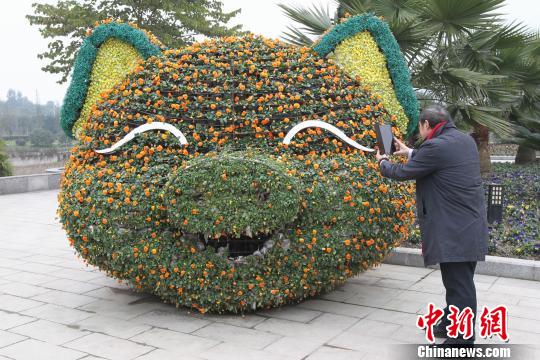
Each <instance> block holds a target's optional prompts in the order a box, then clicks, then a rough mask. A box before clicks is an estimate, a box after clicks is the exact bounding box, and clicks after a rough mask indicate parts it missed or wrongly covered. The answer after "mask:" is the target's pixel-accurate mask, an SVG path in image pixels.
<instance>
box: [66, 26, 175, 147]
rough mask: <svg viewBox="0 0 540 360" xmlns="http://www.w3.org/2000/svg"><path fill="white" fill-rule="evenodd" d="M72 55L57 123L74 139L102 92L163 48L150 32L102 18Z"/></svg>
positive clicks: (160, 52)
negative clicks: (70, 73) (73, 61)
mask: <svg viewBox="0 0 540 360" xmlns="http://www.w3.org/2000/svg"><path fill="white" fill-rule="evenodd" d="M87 35H88V36H87V38H86V39H85V40H84V41H83V43H82V45H81V47H80V48H79V51H78V53H77V55H76V58H75V63H74V65H73V75H72V78H71V83H70V84H69V87H68V90H67V93H66V96H65V97H64V102H63V104H62V110H61V114H60V123H61V126H62V129H63V130H64V132H65V133H66V135H67V136H69V137H71V138H74V137H76V138H78V137H79V134H80V130H81V128H82V124H83V123H84V122H85V121H86V120H87V119H88V117H89V115H90V113H91V110H92V107H93V106H94V105H95V104H96V102H97V101H98V100H100V98H101V97H102V94H103V93H104V92H105V93H106V91H107V90H110V89H112V88H113V86H114V85H115V84H117V83H119V82H120V81H121V80H122V79H124V78H125V77H126V75H127V74H128V73H129V72H130V71H132V70H134V69H136V67H137V66H138V63H139V62H140V61H143V60H145V59H147V58H149V57H151V56H159V55H161V54H162V50H165V47H164V46H163V44H161V42H160V41H159V40H157V38H156V37H155V36H153V35H152V34H151V33H150V32H148V31H145V30H140V29H138V28H137V27H136V26H135V25H133V24H126V23H119V22H111V21H110V20H108V21H105V22H104V23H102V24H97V26H96V27H95V28H94V29H93V30H89V31H88V33H87Z"/></svg>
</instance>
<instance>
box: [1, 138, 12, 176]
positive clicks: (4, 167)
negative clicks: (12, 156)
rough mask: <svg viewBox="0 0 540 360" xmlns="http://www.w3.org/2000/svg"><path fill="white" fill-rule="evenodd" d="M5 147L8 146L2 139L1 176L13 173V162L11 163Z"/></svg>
mask: <svg viewBox="0 0 540 360" xmlns="http://www.w3.org/2000/svg"><path fill="white" fill-rule="evenodd" d="M5 148H6V146H5V144H4V141H2V139H0V177H2V176H11V175H12V174H13V170H12V168H11V164H10V163H9V159H8V157H7V155H6V153H5Z"/></svg>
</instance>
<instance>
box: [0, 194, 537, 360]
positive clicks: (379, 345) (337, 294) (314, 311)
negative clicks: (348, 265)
mask: <svg viewBox="0 0 540 360" xmlns="http://www.w3.org/2000/svg"><path fill="white" fill-rule="evenodd" d="M56 196H57V191H43V192H33V193H24V194H15V195H4V196H0V359H22V360H24V359H32V360H35V359H55V360H57V359H111V360H114V359H140V360H150V359H159V360H167V359H187V360H189V359H207V360H212V359H219V360H226V359H234V360H239V359H240V360H242V359H257V360H260V359H280V360H281V359H285V360H286V359H306V360H320V359H333V360H334V359H338V360H339V359H347V360H350V359H362V360H364V359H369V360H372V359H373V360H376V359H387V358H392V354H391V353H390V352H387V351H381V349H385V348H386V347H388V346H389V345H393V344H418V343H425V339H424V334H423V332H422V331H420V330H419V329H417V328H416V327H415V321H416V318H417V316H418V314H422V313H424V312H425V309H426V303H427V302H429V301H432V302H434V303H435V304H437V305H439V306H441V307H442V306H444V288H443V285H442V282H441V277H440V272H439V271H438V270H435V269H426V268H414V267H404V266H396V265H388V264H385V265H382V266H380V267H377V268H375V269H371V270H369V271H367V272H365V273H363V274H360V275H358V276H356V277H354V278H352V279H349V281H347V283H345V284H344V285H342V286H340V287H339V288H337V289H336V290H335V291H333V292H330V293H327V294H323V295H321V296H319V297H318V298H314V299H310V300H306V301H304V302H302V303H299V304H296V305H289V306H285V307H283V308H279V309H271V310H264V311H258V312H257V313H252V314H246V315H244V316H241V315H231V314H228V315H215V314H204V315H202V314H196V313H193V312H190V311H187V309H182V308H181V309H176V308H174V307H173V306H170V305H166V304H163V303H161V302H160V301H159V300H158V299H157V298H155V297H152V296H149V295H145V294H140V293H135V292H133V291H132V290H131V289H129V288H128V287H127V286H126V285H124V284H121V283H118V282H117V281H116V280H114V279H110V278H107V277H106V276H105V275H104V274H103V273H102V272H100V271H99V270H98V269H95V268H93V267H89V266H86V265H85V264H84V263H83V262H82V260H80V259H79V258H77V256H76V255H75V254H74V252H73V250H72V249H71V248H70V247H69V246H68V242H67V240H66V236H65V234H64V232H63V231H62V229H61V227H60V224H59V222H58V220H57V219H56V218H55V211H56V204H57V202H56V201H57V199H56ZM475 280H476V285H477V290H478V299H479V308H480V307H481V306H482V305H486V306H494V305H497V304H505V305H507V306H508V309H509V310H508V311H509V334H510V343H516V344H527V346H529V347H530V348H531V349H533V350H534V351H538V350H539V349H540V346H539V344H540V315H539V314H540V311H539V310H540V283H539V282H534V281H526V280H517V279H509V278H500V277H493V276H485V275H477V276H476V277H475ZM479 343H500V341H498V339H497V338H495V339H479Z"/></svg>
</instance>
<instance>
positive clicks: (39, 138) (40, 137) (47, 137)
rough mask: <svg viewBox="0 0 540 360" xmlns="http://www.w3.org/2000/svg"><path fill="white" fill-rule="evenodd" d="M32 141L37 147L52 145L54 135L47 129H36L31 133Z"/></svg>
mask: <svg viewBox="0 0 540 360" xmlns="http://www.w3.org/2000/svg"><path fill="white" fill-rule="evenodd" d="M30 142H31V143H32V146H35V147H51V146H52V145H53V142H54V135H53V134H52V133H51V132H50V131H49V130H47V129H34V130H33V131H32V132H31V133H30Z"/></svg>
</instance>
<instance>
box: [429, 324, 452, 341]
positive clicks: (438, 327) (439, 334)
mask: <svg viewBox="0 0 540 360" xmlns="http://www.w3.org/2000/svg"><path fill="white" fill-rule="evenodd" d="M448 325H449V324H448V322H446V321H442V320H439V322H438V323H437V324H435V325H433V336H435V337H436V338H439V339H446V338H448V332H447V330H446V327H447V326H448Z"/></svg>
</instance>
